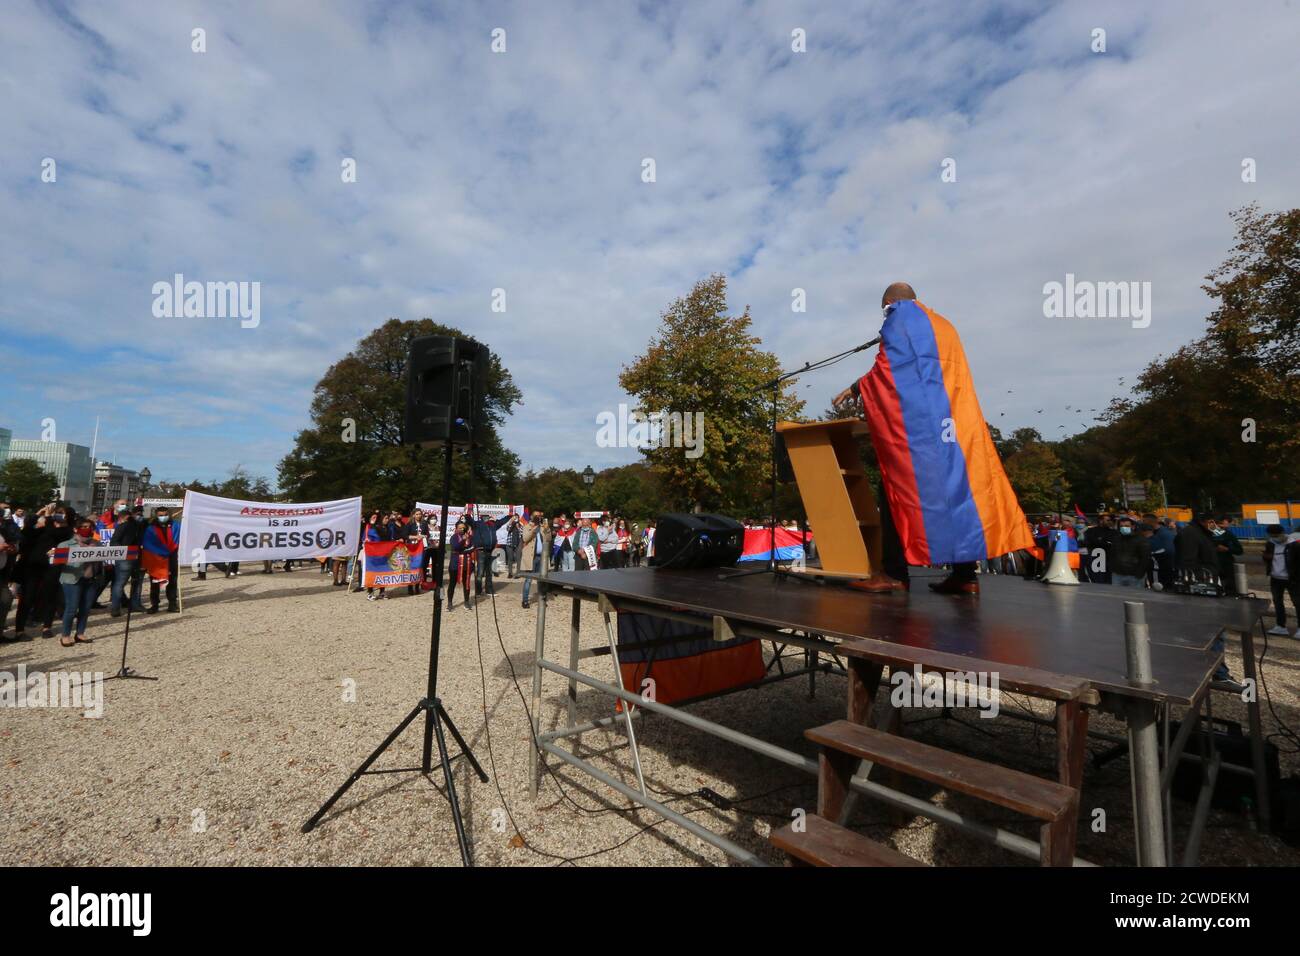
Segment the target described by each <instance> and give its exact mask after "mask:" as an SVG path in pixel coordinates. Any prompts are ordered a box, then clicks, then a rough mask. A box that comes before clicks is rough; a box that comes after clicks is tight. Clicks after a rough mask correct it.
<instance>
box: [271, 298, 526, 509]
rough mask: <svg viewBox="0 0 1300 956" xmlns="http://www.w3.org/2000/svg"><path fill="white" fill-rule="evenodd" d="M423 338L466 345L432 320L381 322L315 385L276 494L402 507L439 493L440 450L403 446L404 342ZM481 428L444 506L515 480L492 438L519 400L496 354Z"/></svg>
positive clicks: (456, 469)
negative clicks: (352, 498) (449, 339)
mask: <svg viewBox="0 0 1300 956" xmlns="http://www.w3.org/2000/svg"><path fill="white" fill-rule="evenodd" d="M424 335H450V336H455V337H458V338H465V337H466V336H465V334H464V333H463V332H461V331H460V330H459V329H455V328H452V327H450V326H446V325H440V324H438V323H436V322H434V321H433V320H432V319H420V320H419V321H406V322H403V321H400V320H398V319H389V320H388V321H387V322H385V323H384V324H383V325H381V326H380V327H379V328H377V329H375V330H374V331H373V332H371V333H370V334H369V335H367V336H366V337H365V338H363V339H362V340H361V341H360V342H358V343H357V346H356V348H354V349H353V350H352V351H351V352H349V353H348V354H347V355H346V356H344V357H343V358H342V359H340V360H339V361H338V362H336V363H334V365H332V366H330V368H329V370H328V371H326V372H325V374H324V376H323V377H322V378H321V380H320V381H319V382H317V383H316V390H315V394H314V397H313V399H312V404H311V419H312V424H311V426H310V427H308V428H306V429H304V430H303V431H301V432H299V433H298V435H297V437H296V438H295V440H294V448H293V450H292V451H291V452H290V453H289V454H288V455H286V456H285V457H284V459H283V460H282V461H281V462H280V466H279V483H280V487H281V489H283V490H284V491H285V492H286V494H287V495H288V496H289V497H290V498H291V499H292V500H297V501H321V500H327V499H333V498H342V497H350V496H353V495H358V494H359V495H361V496H362V498H363V499H364V500H365V506H366V507H367V508H388V507H409V506H410V505H411V504H413V503H414V502H415V501H417V500H419V501H437V500H439V499H440V497H441V494H442V474H443V469H442V464H443V449H442V448H427V449H421V448H414V447H408V446H404V445H403V444H402V438H403V431H404V428H405V418H406V365H407V357H408V356H409V355H410V350H411V340H412V339H415V338H417V337H419V336H424ZM484 387H485V391H484V396H485V401H484V420H483V421H481V422H479V423H477V426H476V427H475V429H474V435H475V438H476V439H477V441H478V443H479V447H478V449H477V451H476V452H475V455H474V473H473V474H472V475H471V474H470V461H469V455H468V454H467V453H466V452H464V451H457V452H456V454H455V458H454V465H453V470H452V486H451V500H452V501H455V502H463V501H468V500H470V499H471V498H473V499H476V500H478V501H491V500H493V499H495V498H498V497H500V496H501V494H502V492H503V491H504V490H505V489H506V488H507V487H508V486H509V485H510V483H511V482H512V481H513V480H514V479H515V477H516V475H517V472H518V468H519V459H518V457H517V456H516V455H515V454H514V453H513V452H510V451H508V450H507V449H506V448H505V447H504V446H503V445H502V444H501V439H500V437H499V436H498V433H497V430H498V429H499V428H500V426H501V425H502V424H503V423H504V422H505V419H506V416H507V415H509V414H510V413H511V410H512V409H513V407H514V406H515V405H518V404H521V403H522V396H521V393H520V391H519V389H518V388H517V387H516V386H515V384H514V380H513V379H512V378H511V375H510V373H509V372H508V371H507V370H506V369H505V368H504V367H503V366H502V365H501V362H500V360H499V359H498V358H497V356H496V355H495V354H493V355H492V357H491V359H490V361H489V364H488V373H487V381H486V383H485V386H484Z"/></svg>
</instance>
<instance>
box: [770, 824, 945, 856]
mask: <svg viewBox="0 0 1300 956" xmlns="http://www.w3.org/2000/svg"><path fill="white" fill-rule="evenodd" d="M803 822H804V825H805V829H804V831H803V832H802V833H798V832H796V831H795V829H794V824H792V823H790V824H786V825H785V826H783V827H782V828H781V829H779V830H773V831H772V835H771V836H770V837H769V838H768V839H769V841H770V842H771V844H772V845H773V846H774V847H776V848H777V849H778V850H780V851H781V852H783V853H787V854H789V855H790V856H792V857H795V858H796V859H798V860H799V861H800V862H802V863H806V864H808V865H809V866H924V865H925V864H924V863H921V862H920V861H919V860H915V859H913V858H912V857H910V856H907V855H906V854H903V853H899V852H898V851H897V850H895V849H893V848H892V847H887V846H885V845H883V844H881V843H877V842H876V841H875V840H872V839H870V838H868V837H865V836H863V835H862V834H861V833H857V832H855V831H853V830H848V829H845V828H844V827H842V826H840V825H838V824H836V823H832V822H831V821H829V820H826V819H823V818H822V817H819V816H817V815H815V814H809V815H808V816H806V817H804V821H803Z"/></svg>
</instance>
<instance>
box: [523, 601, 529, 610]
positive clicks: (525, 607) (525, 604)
mask: <svg viewBox="0 0 1300 956" xmlns="http://www.w3.org/2000/svg"><path fill="white" fill-rule="evenodd" d="M524 610H525V611H527V610H528V602H527V601H525V602H524Z"/></svg>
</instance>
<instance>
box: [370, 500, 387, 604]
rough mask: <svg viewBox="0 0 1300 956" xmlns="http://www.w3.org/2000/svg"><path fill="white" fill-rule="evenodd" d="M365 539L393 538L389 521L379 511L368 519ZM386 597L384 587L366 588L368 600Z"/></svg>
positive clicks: (384, 539) (385, 539) (378, 599)
mask: <svg viewBox="0 0 1300 956" xmlns="http://www.w3.org/2000/svg"><path fill="white" fill-rule="evenodd" d="M365 540H366V541H391V540H393V539H392V538H390V537H389V535H388V523H387V522H386V521H385V520H384V519H383V518H382V517H381V516H380V514H379V512H378V511H373V512H371V514H370V518H369V519H368V520H367V521H366V536H365ZM376 590H377V591H378V592H379V596H378V597H376V596H375V591H376ZM384 599H385V592H384V589H383V588H366V600H367V601H382V600H384Z"/></svg>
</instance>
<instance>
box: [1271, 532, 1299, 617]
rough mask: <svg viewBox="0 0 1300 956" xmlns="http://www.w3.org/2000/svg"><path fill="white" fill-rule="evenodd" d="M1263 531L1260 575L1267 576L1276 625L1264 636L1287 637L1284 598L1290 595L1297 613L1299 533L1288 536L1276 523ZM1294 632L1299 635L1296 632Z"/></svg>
mask: <svg viewBox="0 0 1300 956" xmlns="http://www.w3.org/2000/svg"><path fill="white" fill-rule="evenodd" d="M1266 531H1267V533H1268V538H1267V539H1265V541H1264V573H1265V574H1267V575H1268V584H1269V588H1270V589H1271V590H1272V592H1273V610H1274V611H1275V612H1276V614H1277V624H1276V626H1274V627H1271V628H1269V630H1268V633H1270V634H1275V635H1277V636H1278V637H1289V636H1290V635H1291V632H1290V631H1289V630H1288V629H1287V626H1286V597H1287V595H1290V597H1291V604H1292V606H1294V607H1295V608H1297V609H1298V611H1297V613H1300V533H1296V534H1292V535H1288V534H1287V533H1286V529H1285V528H1283V527H1282V526H1281V525H1280V524H1271V525H1269V526H1268V528H1267V529H1266ZM1296 633H1297V634H1300V631H1297V632H1296Z"/></svg>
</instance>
